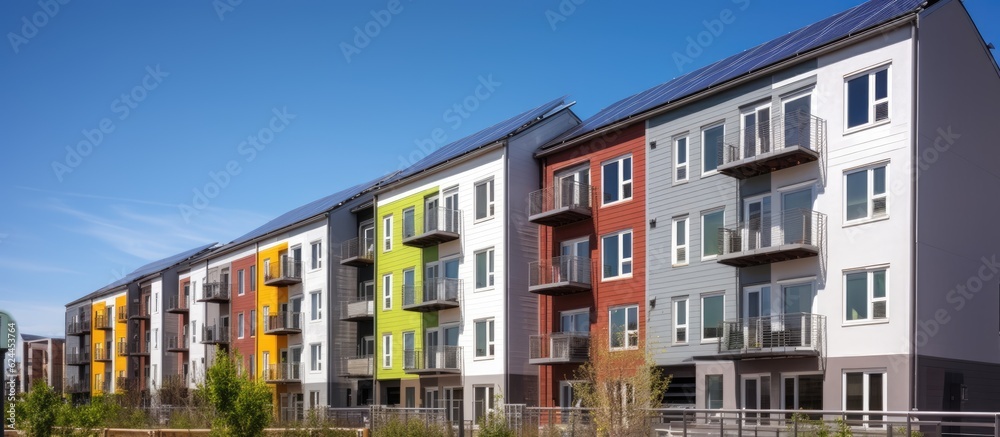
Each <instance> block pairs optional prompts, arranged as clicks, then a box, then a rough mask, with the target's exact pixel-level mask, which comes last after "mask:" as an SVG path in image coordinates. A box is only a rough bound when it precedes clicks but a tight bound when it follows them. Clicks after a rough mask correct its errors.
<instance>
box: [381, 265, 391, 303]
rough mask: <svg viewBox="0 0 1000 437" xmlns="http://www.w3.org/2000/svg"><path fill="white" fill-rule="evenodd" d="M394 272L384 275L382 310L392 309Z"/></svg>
mask: <svg viewBox="0 0 1000 437" xmlns="http://www.w3.org/2000/svg"><path fill="white" fill-rule="evenodd" d="M392 298H393V296H392V273H386V274H383V275H382V311H390V310H392Z"/></svg>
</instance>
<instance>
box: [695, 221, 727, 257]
mask: <svg viewBox="0 0 1000 437" xmlns="http://www.w3.org/2000/svg"><path fill="white" fill-rule="evenodd" d="M725 217H726V212H725V211H724V210H719V211H713V212H710V213H707V214H702V215H701V259H711V258H715V256H716V255H718V254H719V248H720V247H721V246H722V244H721V243H722V238H721V237H722V236H721V235H720V234H721V233H722V231H720V229H721V228H722V227H723V226H724V225H725V224H724V220H725Z"/></svg>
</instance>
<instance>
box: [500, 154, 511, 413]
mask: <svg viewBox="0 0 1000 437" xmlns="http://www.w3.org/2000/svg"><path fill="white" fill-rule="evenodd" d="M511 149H512V147H510V142H509V141H504V148H503V174H504V190H503V212H504V216H505V217H504V219H505V220H504V222H505V223H504V226H503V242H504V248H503V253H504V257H503V268H504V273H505V275H506V277H505V278H504V284H503V285H504V288H505V289H506V290H504V293H503V311H504V322H503V325H504V331H506V332H505V335H504V337H505V338H504V341H505V343H506V344H507V345H509V344H510V338H511V335H510V333H511V332H510V321H511V318H510V278H511V274H510V258H511V257H510V253H509V252H508V251H509V250H510V248H511V247H512V246H513V245H512V244H511V243H510V224H511V219H512V217H511V214H510V190H509V188H510V150H511ZM504 355H506V357H504V360H503V385H504V386H503V388H501V390H503V397H504V398H505V399H506V402H508V403H510V398H509V397H508V396H510V391H509V390H507V389H508V388H510V387H511V382H510V380H511V375H510V371H509V367H510V353H509V351H508V353H507V354H504Z"/></svg>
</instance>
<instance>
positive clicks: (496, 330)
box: [373, 98, 579, 420]
mask: <svg viewBox="0 0 1000 437" xmlns="http://www.w3.org/2000/svg"><path fill="white" fill-rule="evenodd" d="M577 123H579V120H578V119H577V118H576V116H575V115H574V114H573V113H572V112H571V111H570V110H569V105H566V104H564V102H563V99H562V98H560V99H556V100H553V101H551V102H548V103H546V104H544V105H541V106H538V107H536V108H533V109H531V110H528V111H526V112H524V113H521V114H518V115H517V116H514V117H512V118H510V119H508V120H505V121H503V122H501V123H498V124H496V125H493V126H491V127H489V128H486V129H484V130H482V131H480V132H477V133H475V134H473V135H471V136H468V137H466V138H463V139H460V140H458V141H456V142H454V143H451V144H448V145H446V146H443V147H441V148H440V149H438V150H437V151H435V152H433V153H431V154H429V155H427V156H426V157H425V158H423V159H422V160H420V161H418V162H416V163H415V164H413V165H412V166H411V167H409V168H407V169H406V170H403V171H402V172H401V173H400V174H398V175H396V176H395V177H393V178H392V180H391V181H389V182H388V183H387V184H385V185H384V186H382V187H380V188H379V189H378V190H377V191H376V193H375V204H374V214H373V218H374V221H375V226H374V235H375V236H376V239H375V243H376V246H375V247H377V249H376V250H375V253H376V255H375V284H374V285H375V290H376V291H375V295H376V296H377V299H376V303H375V308H374V312H375V329H374V336H375V337H376V338H375V350H376V356H377V363H376V365H375V377H376V383H377V385H378V387H377V390H378V399H377V402H379V403H381V404H388V405H401V406H406V407H420V406H424V407H444V408H446V409H447V412H448V416H449V417H451V418H457V417H464V418H465V419H471V420H476V419H478V418H479V417H482V415H483V414H484V413H485V412H486V411H487V410H488V409H489V408H492V406H493V402H494V399H495V398H496V397H497V396H502V397H503V398H504V399H505V400H506V402H510V403H529V404H534V403H535V399H536V398H537V395H536V394H535V389H536V387H537V372H536V371H535V369H534V367H533V366H530V365H529V364H528V362H527V361H528V360H527V358H528V347H527V343H526V342H525V341H524V339H526V338H527V336H528V335H529V333H533V332H534V330H535V326H534V314H535V311H536V309H535V308H536V302H537V301H536V299H535V296H534V295H533V294H531V293H528V292H527V285H528V284H527V276H528V275H527V273H528V272H527V267H528V261H530V260H534V259H536V257H537V256H536V255H535V253H536V244H537V243H536V241H537V240H536V239H537V234H536V233H535V230H534V228H533V227H530V226H525V225H526V223H525V222H524V217H525V214H526V211H525V200H524V199H526V198H527V196H528V193H529V192H530V191H531V190H533V189H535V188H536V187H537V184H538V167H537V164H536V163H535V162H534V160H533V159H532V153H533V151H534V150H535V149H536V148H537V147H538V146H540V145H541V144H544V143H545V142H546V141H549V140H551V139H552V138H554V137H555V136H556V135H559V134H561V133H562V132H564V131H565V130H566V129H569V128H571V127H573V126H575V125H576V124H577ZM460 414H461V416H459V415H460Z"/></svg>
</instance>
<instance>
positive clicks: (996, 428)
mask: <svg viewBox="0 0 1000 437" xmlns="http://www.w3.org/2000/svg"><path fill="white" fill-rule="evenodd" d="M993 436H994V437H1000V414H997V415H995V416H993Z"/></svg>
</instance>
